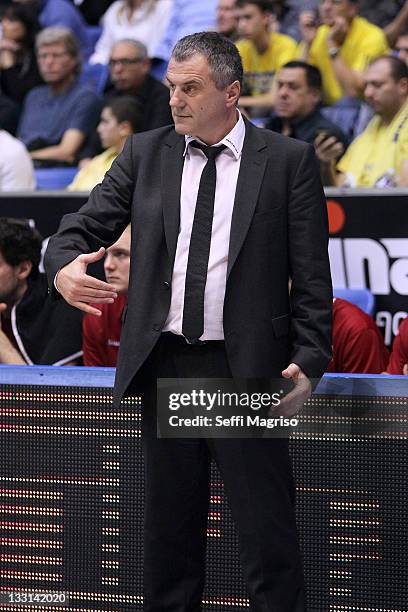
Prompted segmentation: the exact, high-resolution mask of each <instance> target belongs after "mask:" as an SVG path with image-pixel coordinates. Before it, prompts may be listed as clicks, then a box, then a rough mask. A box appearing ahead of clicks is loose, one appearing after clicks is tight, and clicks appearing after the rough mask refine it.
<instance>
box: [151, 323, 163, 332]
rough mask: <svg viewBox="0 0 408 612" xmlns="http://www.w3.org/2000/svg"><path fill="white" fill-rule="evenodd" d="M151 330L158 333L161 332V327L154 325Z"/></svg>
mask: <svg viewBox="0 0 408 612" xmlns="http://www.w3.org/2000/svg"><path fill="white" fill-rule="evenodd" d="M153 329H154V331H160V330H161V325H159V324H158V323H155V324H154V325H153Z"/></svg>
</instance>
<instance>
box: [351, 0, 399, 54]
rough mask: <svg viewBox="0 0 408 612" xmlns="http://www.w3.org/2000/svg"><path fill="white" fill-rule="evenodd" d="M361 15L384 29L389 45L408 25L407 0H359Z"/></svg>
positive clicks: (392, 44) (393, 42) (391, 44)
mask: <svg viewBox="0 0 408 612" xmlns="http://www.w3.org/2000/svg"><path fill="white" fill-rule="evenodd" d="M359 8H360V14H361V15H362V17H365V18H366V19H368V21H371V23H375V25H377V26H378V27H379V28H382V29H383V30H384V34H385V36H386V38H387V41H388V44H389V46H390V47H393V46H394V45H395V42H396V40H397V38H398V36H399V34H400V33H401V32H402V31H403V30H405V29H406V27H407V25H408V0H376V1H375V2H373V0H359Z"/></svg>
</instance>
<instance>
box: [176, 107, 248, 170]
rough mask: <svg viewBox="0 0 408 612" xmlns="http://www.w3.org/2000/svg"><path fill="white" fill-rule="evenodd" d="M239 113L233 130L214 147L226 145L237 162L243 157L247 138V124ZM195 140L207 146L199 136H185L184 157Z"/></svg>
mask: <svg viewBox="0 0 408 612" xmlns="http://www.w3.org/2000/svg"><path fill="white" fill-rule="evenodd" d="M237 113H238V115H239V116H238V121H237V122H236V124H235V125H234V127H233V128H232V130H231V131H230V132H229V133H228V134H227V135H226V136H224V138H223V139H222V140H220V142H216V143H215V145H214V146H215V147H217V146H220V145H222V144H223V145H225V146H226V147H227V149H229V150H230V151H231V152H232V154H233V155H234V157H235V159H236V160H238V159H239V158H240V157H241V153H242V147H243V146H244V138H245V123H244V120H243V118H242V115H241V112H240V111H239V109H237ZM193 140H197V141H198V142H201V143H202V144H205V143H203V142H202V140H200V139H199V138H197V136H191V135H187V136H185V141H186V144H185V147H184V153H183V155H184V156H185V155H186V153H187V150H188V145H189V144H190V142H192V141H193Z"/></svg>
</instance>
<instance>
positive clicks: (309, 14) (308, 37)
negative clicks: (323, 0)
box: [299, 11, 317, 47]
mask: <svg viewBox="0 0 408 612" xmlns="http://www.w3.org/2000/svg"><path fill="white" fill-rule="evenodd" d="M299 29H300V34H301V36H302V40H303V42H304V43H305V44H306V45H307V46H308V47H310V45H311V44H312V42H313V41H314V39H315V36H316V32H317V19H316V14H315V13H314V12H313V11H302V12H301V13H300V16H299Z"/></svg>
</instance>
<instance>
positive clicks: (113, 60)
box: [106, 40, 173, 131]
mask: <svg viewBox="0 0 408 612" xmlns="http://www.w3.org/2000/svg"><path fill="white" fill-rule="evenodd" d="M109 66H110V79H111V82H112V85H111V86H108V87H107V89H106V96H107V97H108V98H111V97H114V96H123V95H125V96H134V97H135V98H136V100H137V102H138V104H139V106H140V109H141V112H142V122H143V127H142V130H143V131H144V130H153V129H155V128H158V127H163V126H165V125H169V124H171V123H173V119H172V115H171V110H170V106H169V100H170V94H169V89H168V87H166V86H165V85H163V83H161V82H160V81H158V80H157V79H155V78H153V77H152V76H151V75H150V74H149V70H150V60H149V58H148V56H147V49H146V47H145V45H144V44H143V43H140V42H138V41H136V40H121V41H118V42H117V43H115V45H114V46H113V48H112V54H111V56H110V60H109Z"/></svg>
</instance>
